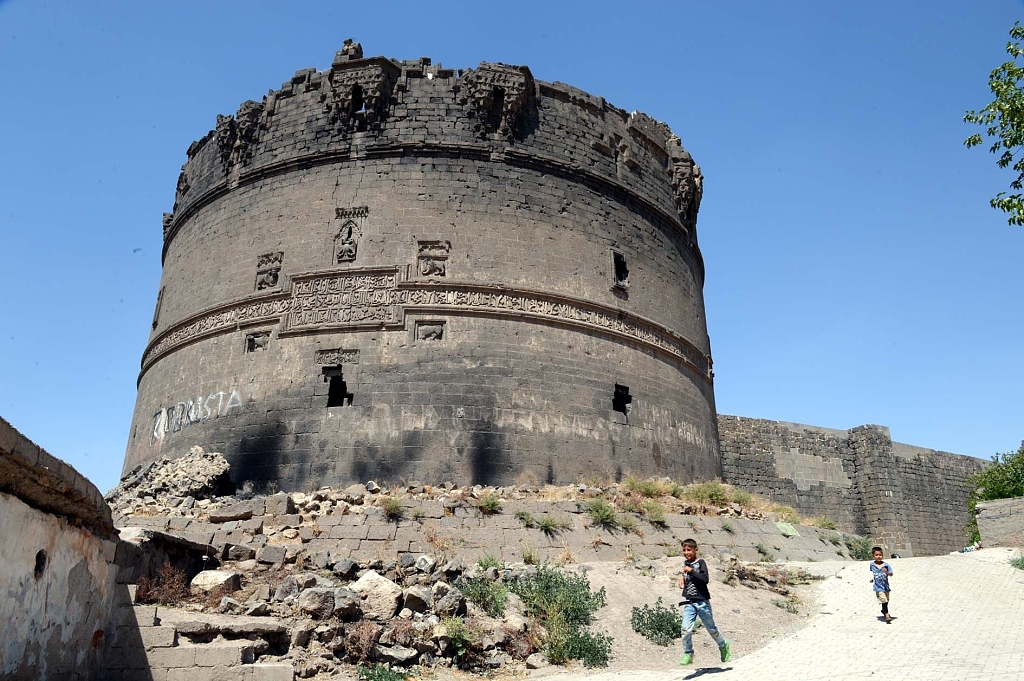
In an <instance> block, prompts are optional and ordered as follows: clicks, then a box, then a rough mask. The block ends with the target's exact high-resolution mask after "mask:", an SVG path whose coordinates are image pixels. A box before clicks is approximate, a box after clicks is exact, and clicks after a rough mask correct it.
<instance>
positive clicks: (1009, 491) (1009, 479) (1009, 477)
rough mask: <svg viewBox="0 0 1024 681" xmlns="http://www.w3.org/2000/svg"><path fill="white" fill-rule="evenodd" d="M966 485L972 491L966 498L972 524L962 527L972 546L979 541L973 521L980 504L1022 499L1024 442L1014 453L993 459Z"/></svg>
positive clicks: (976, 526) (979, 536)
mask: <svg viewBox="0 0 1024 681" xmlns="http://www.w3.org/2000/svg"><path fill="white" fill-rule="evenodd" d="M968 484H969V485H970V486H971V489H972V490H973V491H972V492H971V493H970V494H968V495H967V510H968V511H970V514H971V522H969V523H968V524H967V526H966V527H964V532H965V534H967V536H968V537H969V538H970V541H971V542H972V543H973V542H976V541H981V534H980V533H979V532H978V523H977V520H976V518H975V513H976V511H977V506H978V502H979V501H991V500H993V499H1008V498H1010V497H1020V496H1024V442H1022V443H1021V446H1020V449H1018V450H1017V451H1016V452H1012V453H1006V454H996V455H995V456H993V457H992V465H991V466H989V467H988V468H986V469H985V470H983V471H981V472H980V473H975V474H974V475H972V476H971V477H970V478H969V479H968Z"/></svg>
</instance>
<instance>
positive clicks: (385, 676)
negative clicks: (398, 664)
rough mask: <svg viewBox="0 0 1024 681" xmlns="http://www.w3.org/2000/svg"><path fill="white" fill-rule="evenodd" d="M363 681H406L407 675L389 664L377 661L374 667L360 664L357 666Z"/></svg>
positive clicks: (357, 672)
mask: <svg viewBox="0 0 1024 681" xmlns="http://www.w3.org/2000/svg"><path fill="white" fill-rule="evenodd" d="M356 674H358V676H359V678H360V679H361V681H405V677H406V675H405V674H403V673H399V672H396V671H394V670H392V669H390V668H389V667H388V666H387V665H383V664H381V663H379V662H378V663H377V664H375V665H373V666H372V667H367V666H365V665H359V666H358V667H356Z"/></svg>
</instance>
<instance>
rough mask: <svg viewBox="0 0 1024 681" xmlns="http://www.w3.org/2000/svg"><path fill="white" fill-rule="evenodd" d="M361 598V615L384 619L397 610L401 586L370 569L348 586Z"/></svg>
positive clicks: (400, 597) (400, 598)
mask: <svg viewBox="0 0 1024 681" xmlns="http://www.w3.org/2000/svg"><path fill="white" fill-rule="evenodd" d="M350 588H351V589H352V591H355V592H356V593H358V594H359V595H360V597H361V598H362V600H363V603H362V610H363V616H364V617H366V618H367V619H372V620H386V619H390V618H392V617H394V615H395V613H396V612H398V605H399V603H400V602H401V600H402V587H400V586H398V585H397V584H395V583H394V582H392V581H391V580H390V579H388V578H387V577H382V576H381V575H379V574H377V573H376V572H375V571H373V570H370V571H369V572H367V573H366V574H364V575H363V576H362V577H360V578H359V579H358V580H356V581H355V582H353V584H352V586H351V587H350Z"/></svg>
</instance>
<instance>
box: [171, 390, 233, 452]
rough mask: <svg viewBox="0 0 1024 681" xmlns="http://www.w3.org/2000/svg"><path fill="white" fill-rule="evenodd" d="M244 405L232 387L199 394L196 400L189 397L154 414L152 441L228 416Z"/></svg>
mask: <svg viewBox="0 0 1024 681" xmlns="http://www.w3.org/2000/svg"><path fill="white" fill-rule="evenodd" d="M244 406H245V403H244V402H242V396H241V395H239V394H238V391H237V390H234V389H232V390H231V391H230V392H228V391H225V390H218V391H217V392H215V393H210V394H209V395H207V396H206V398H205V399H204V398H203V396H202V395H199V396H197V397H196V399H195V400H192V399H189V400H187V401H183V402H178V403H177V404H173V405H171V406H169V407H165V408H163V409H161V410H160V411H158V412H156V413H155V414H153V439H152V442H156V441H157V440H162V439H164V435H166V434H167V433H176V432H178V431H179V430H181V429H183V428H188V427H189V426H191V425H192V424H194V423H205V422H206V421H208V420H210V419H212V418H219V417H221V416H227V415H228V414H230V413H231V410H232V409H238V410H241V409H242V408H243V407H244Z"/></svg>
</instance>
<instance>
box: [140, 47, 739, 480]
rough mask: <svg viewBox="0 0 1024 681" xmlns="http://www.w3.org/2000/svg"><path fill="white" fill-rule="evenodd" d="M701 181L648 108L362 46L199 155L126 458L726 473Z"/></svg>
mask: <svg viewBox="0 0 1024 681" xmlns="http://www.w3.org/2000/svg"><path fill="white" fill-rule="evenodd" d="M700 198H701V175H700V170H699V168H698V167H697V166H696V165H694V162H693V160H692V158H691V157H690V155H689V154H688V153H686V152H685V151H684V150H683V149H682V147H681V146H680V143H679V139H678V138H676V137H675V136H674V135H673V134H672V133H671V131H670V130H669V129H668V128H667V126H665V125H664V124H663V123H659V122H658V121H655V120H653V119H652V118H650V117H648V116H646V115H644V114H642V113H639V112H633V113H628V112H626V111H623V110H621V109H617V108H615V107H614V106H611V105H610V104H608V103H607V102H606V101H605V100H604V99H602V98H600V97H595V96H593V95H589V94H587V93H585V92H582V91H580V90H578V89H576V88H573V87H571V86H568V85H565V84H562V83H557V82H556V83H544V82H540V81H536V80H534V78H533V76H532V75H531V73H530V70H529V69H528V68H526V67H525V66H508V65H505V64H488V63H482V64H480V66H479V67H478V68H476V69H465V70H455V69H446V68H442V67H441V66H440V65H434V64H432V63H431V61H430V60H429V59H425V58H424V59H418V60H412V61H394V60H392V59H386V58H383V57H372V58H364V57H363V55H362V50H361V48H360V47H359V45H358V44H355V43H351V42H346V45H345V48H344V49H343V50H341V52H339V53H338V55H337V56H336V57H335V60H334V63H333V64H332V66H331V68H330V69H329V70H327V71H317V70H316V69H306V70H302V71H299V72H297V73H296V74H295V75H294V76H293V77H292V78H291V80H290V81H288V82H286V83H285V84H284V86H283V87H282V88H281V89H280V90H276V91H271V92H270V93H269V94H268V95H267V96H266V97H264V98H263V101H262V102H255V101H248V102H245V103H244V104H242V106H241V108H240V109H239V110H238V113H237V114H235V115H234V116H218V117H217V127H216V129H215V130H213V131H211V132H210V133H209V134H207V135H206V136H205V137H203V138H202V139H200V140H199V141H197V142H195V143H194V144H192V146H191V147H190V148H189V150H188V161H187V162H186V163H185V165H184V167H183V169H182V173H181V176H180V177H179V179H178V187H177V195H176V199H175V204H174V210H173V212H172V213H169V214H167V215H165V219H164V248H163V277H162V280H161V284H160V292H159V295H158V297H157V303H156V312H155V314H154V317H153V332H152V336H151V339H150V343H149V345H148V346H147V348H146V350H145V353H144V355H143V358H142V371H141V374H140V376H139V394H138V401H137V404H136V408H135V414H134V418H133V424H132V428H131V433H130V438H129V442H128V451H127V456H126V459H125V472H129V471H131V470H132V469H133V468H135V467H136V466H138V465H139V464H145V463H146V462H148V461H150V460H152V459H155V458H158V457H161V456H164V455H167V456H171V457H175V456H181V455H183V454H185V453H186V452H188V450H189V447H190V446H192V445H201V446H203V447H204V448H206V449H207V450H214V451H221V452H223V453H224V454H225V456H227V457H228V459H229V460H230V461H231V464H232V477H233V478H234V481H235V483H236V484H238V483H241V482H242V481H245V480H252V481H256V482H258V483H260V482H271V481H272V482H273V483H274V484H275V485H276V486H277V487H279V488H280V489H286V490H289V489H309V488H313V487H316V486H318V485H322V484H334V485H337V484H343V483H345V482H349V481H362V480H367V479H371V478H373V479H378V480H393V481H398V480H403V479H404V480H411V479H418V480H421V481H424V482H440V481H445V480H451V481H454V482H458V483H471V482H472V483H491V484H507V483H514V482H516V481H521V480H535V481H537V482H541V483H542V482H545V481H551V482H569V481H575V480H578V479H580V478H584V477H586V476H594V475H599V476H602V477H603V476H605V475H610V476H620V475H622V474H624V473H634V474H638V475H644V476H646V475H669V476H672V477H673V478H675V479H677V480H684V481H685V480H691V479H694V478H701V479H708V478H713V477H716V476H721V474H722V467H721V466H722V464H721V459H720V456H719V445H718V432H717V426H716V416H715V402H714V392H713V387H712V372H711V354H710V347H709V343H708V336H707V328H706V324H705V317H704V300H703V293H702V289H703V284H704V265H703V261H702V259H701V254H700V251H699V249H698V247H697V236H696V231H695V226H696V221H697V210H698V207H699V205H700Z"/></svg>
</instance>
